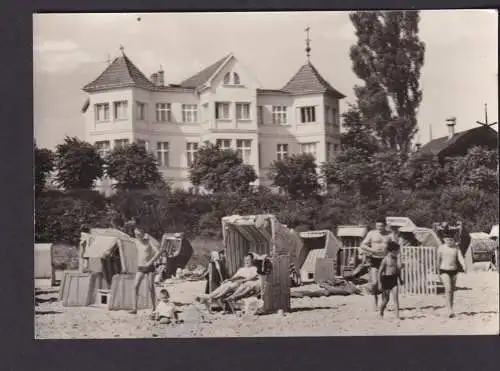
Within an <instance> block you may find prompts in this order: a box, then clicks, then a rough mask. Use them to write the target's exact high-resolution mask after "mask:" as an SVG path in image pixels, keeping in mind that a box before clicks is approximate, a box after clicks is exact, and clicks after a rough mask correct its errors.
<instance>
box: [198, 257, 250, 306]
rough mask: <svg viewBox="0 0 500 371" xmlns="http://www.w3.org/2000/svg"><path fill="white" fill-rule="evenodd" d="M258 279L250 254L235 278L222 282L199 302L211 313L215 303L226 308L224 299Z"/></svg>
mask: <svg viewBox="0 0 500 371" xmlns="http://www.w3.org/2000/svg"><path fill="white" fill-rule="evenodd" d="M258 278H259V276H258V273H257V267H255V266H254V264H253V256H252V254H248V255H246V256H245V260H244V266H243V267H242V268H240V269H238V271H237V272H236V273H235V274H234V276H233V277H231V278H229V279H227V280H225V281H224V282H222V284H221V285H220V286H219V287H218V288H217V289H215V290H214V291H213V292H211V293H210V294H208V295H207V296H205V297H204V298H200V297H198V298H197V300H199V301H202V302H204V303H205V305H206V306H207V309H208V311H209V312H210V311H211V303H212V302H213V301H215V302H217V304H218V305H219V306H221V307H224V304H223V302H222V299H223V298H226V297H228V296H229V295H231V294H232V293H234V292H235V291H236V289H237V288H238V287H239V286H240V285H241V284H243V283H245V282H249V281H255V280H258Z"/></svg>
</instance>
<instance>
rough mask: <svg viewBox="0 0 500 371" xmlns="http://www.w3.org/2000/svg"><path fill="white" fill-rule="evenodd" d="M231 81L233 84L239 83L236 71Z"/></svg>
mask: <svg viewBox="0 0 500 371" xmlns="http://www.w3.org/2000/svg"><path fill="white" fill-rule="evenodd" d="M233 82H234V85H240V75H238V74H237V73H236V72H235V73H234V74H233Z"/></svg>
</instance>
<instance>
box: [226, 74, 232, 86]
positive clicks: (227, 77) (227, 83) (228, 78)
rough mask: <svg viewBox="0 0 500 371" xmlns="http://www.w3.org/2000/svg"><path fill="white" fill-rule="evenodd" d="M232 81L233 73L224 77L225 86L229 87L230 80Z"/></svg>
mask: <svg viewBox="0 0 500 371" xmlns="http://www.w3.org/2000/svg"><path fill="white" fill-rule="evenodd" d="M230 79H231V73H229V72H228V73H226V74H225V75H224V85H229V80H230Z"/></svg>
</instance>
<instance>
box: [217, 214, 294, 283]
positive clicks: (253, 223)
mask: <svg viewBox="0 0 500 371" xmlns="http://www.w3.org/2000/svg"><path fill="white" fill-rule="evenodd" d="M222 228H223V237H224V246H225V247H226V252H227V253H226V256H227V259H228V269H229V272H230V274H232V273H233V272H235V271H236V269H237V268H239V266H240V265H241V263H242V262H243V257H244V254H246V253H248V252H250V251H251V252H254V253H256V254H259V255H262V254H268V255H272V256H278V255H287V256H289V257H290V258H291V259H292V261H293V260H294V259H295V256H296V254H297V251H298V250H299V248H300V247H301V246H302V240H301V239H300V237H299V235H298V234H297V233H296V232H295V231H293V229H289V228H287V227H285V226H284V225H283V224H281V223H280V222H279V221H278V219H277V218H276V217H275V216H274V215H271V214H260V215H247V216H241V215H232V216H226V217H224V218H222Z"/></svg>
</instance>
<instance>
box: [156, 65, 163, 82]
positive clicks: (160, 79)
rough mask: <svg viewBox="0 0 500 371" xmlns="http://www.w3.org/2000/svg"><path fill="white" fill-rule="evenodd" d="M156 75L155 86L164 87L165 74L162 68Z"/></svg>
mask: <svg viewBox="0 0 500 371" xmlns="http://www.w3.org/2000/svg"><path fill="white" fill-rule="evenodd" d="M156 75H157V78H158V79H157V80H156V82H157V83H156V85H158V86H164V85H165V73H164V71H163V69H162V68H160V70H159V71H158V73H157V74H156Z"/></svg>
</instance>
